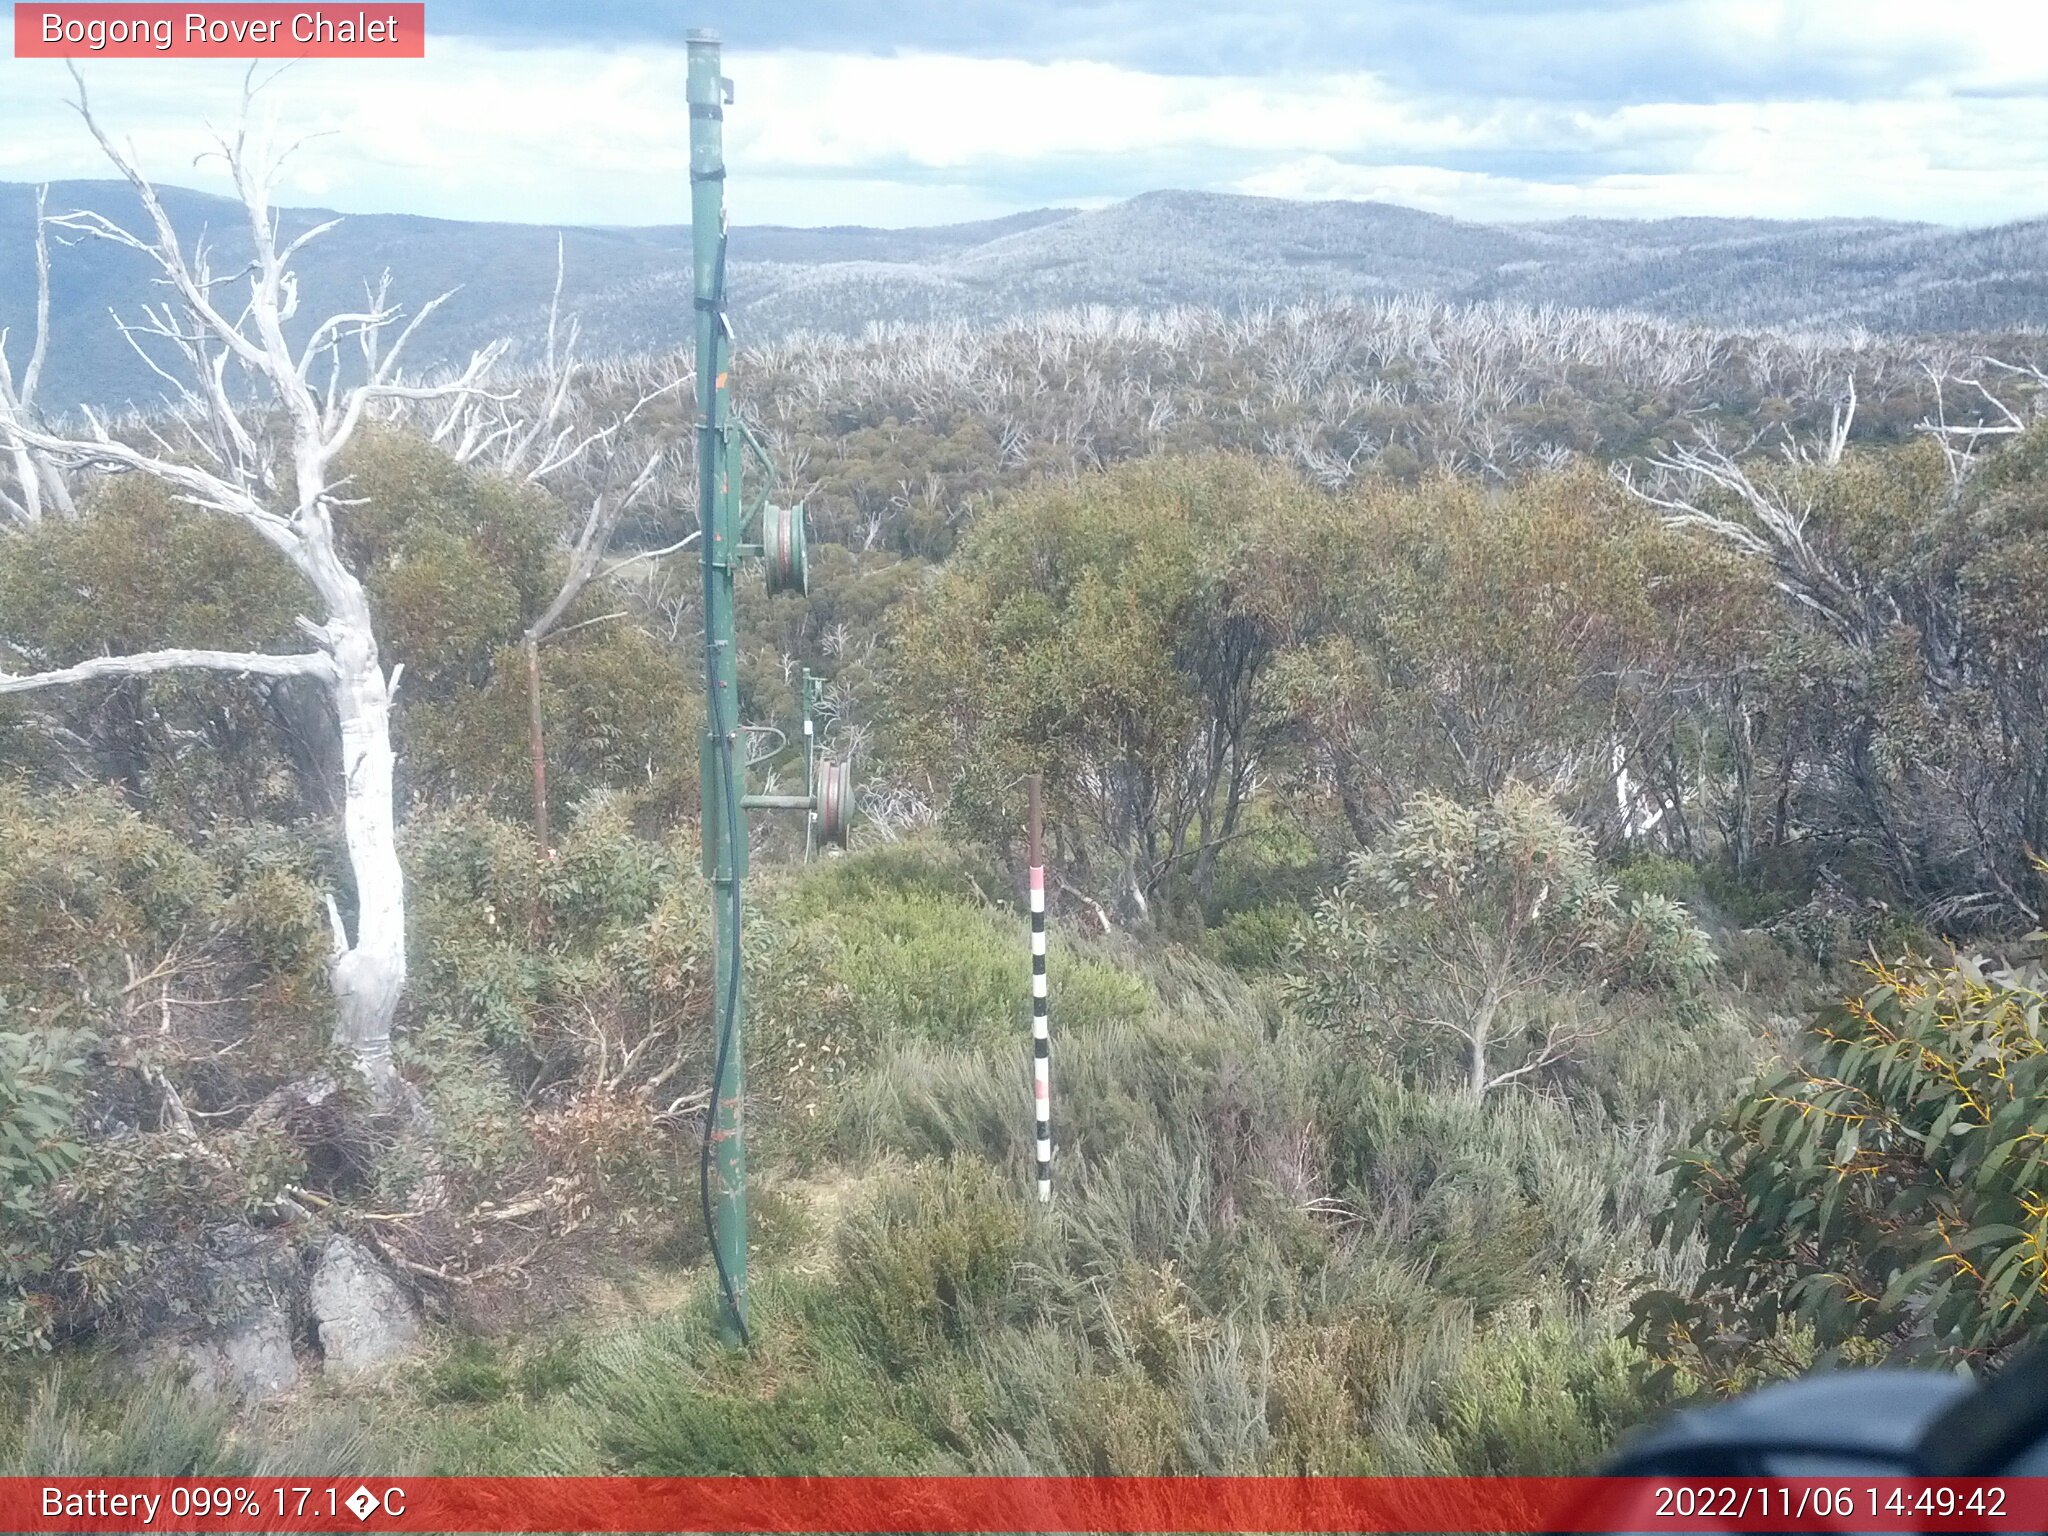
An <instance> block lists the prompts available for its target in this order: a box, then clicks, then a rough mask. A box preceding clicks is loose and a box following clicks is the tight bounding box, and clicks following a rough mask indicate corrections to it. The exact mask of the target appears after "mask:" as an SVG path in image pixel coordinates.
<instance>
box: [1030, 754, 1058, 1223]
mask: <svg viewBox="0 0 2048 1536" xmlns="http://www.w3.org/2000/svg"><path fill="white" fill-rule="evenodd" d="M1027 782H1028V783H1029V784H1030V786H1031V1093H1032V1099H1033V1103H1034V1105H1035V1107H1036V1110H1037V1118H1036V1121H1035V1123H1034V1125H1033V1133H1034V1136H1035V1138H1036V1140H1037V1143H1038V1198H1039V1199H1040V1200H1050V1199H1052V1022H1051V1019H1050V1017H1049V1016H1048V1013H1047V1007H1046V1003H1047V999H1046V990H1045V831H1044V822H1043V820H1042V816H1041V811H1040V806H1039V779H1038V775H1037V774H1035V773H1034V774H1032V775H1031V777H1030V778H1029V780H1027Z"/></svg>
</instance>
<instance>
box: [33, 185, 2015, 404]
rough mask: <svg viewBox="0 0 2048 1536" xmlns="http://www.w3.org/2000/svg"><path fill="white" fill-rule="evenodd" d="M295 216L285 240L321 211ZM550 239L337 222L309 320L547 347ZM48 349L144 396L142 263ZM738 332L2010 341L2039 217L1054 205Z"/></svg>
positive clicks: (685, 235)
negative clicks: (1426, 323) (1010, 330)
mask: <svg viewBox="0 0 2048 1536" xmlns="http://www.w3.org/2000/svg"><path fill="white" fill-rule="evenodd" d="M33 198H34V192H33V189H32V188H30V187H27V186H24V185H20V184H14V183H0V325H4V326H8V327H11V328H13V330H14V332H15V334H16V335H17V336H19V335H20V333H21V330H20V328H21V327H22V326H23V325H24V324H26V323H27V321H28V320H29V317H30V301H31V298H32V294H33V267H32V264H31V247H30V233H31V228H32V209H33ZM164 198H165V202H166V206H167V207H169V208H170V210H171V213H172V216H173V218H174V219H175V220H176V221H177V223H178V224H179V226H180V227H181V228H182V229H185V230H187V231H189V232H192V233H197V232H198V231H200V230H202V229H204V230H206V231H207V232H208V233H209V235H210V237H211V238H212V239H213V240H214V241H215V242H216V244H217V250H216V256H215V266H216V269H217V270H223V271H231V270H233V268H234V266H235V264H236V263H237V261H239V260H241V259H245V258H246V253H247V243H246V235H244V234H243V233H242V232H241V216H240V210H239V209H237V208H236V207H235V206H234V205H232V204H231V203H229V202H227V201H225V200H223V199H220V198H217V197H213V196H209V195H207V194H204V193H199V192H191V191H185V190H182V189H177V188H166V189H165V191H164ZM51 204H52V206H53V207H55V208H91V209H94V210H97V211H99V212H103V213H106V214H108V215H110V216H112V217H116V218H120V219H123V220H132V219H133V217H134V216H135V212H136V210H135V206H134V199H133V195H132V193H130V192H129V190H128V189H127V187H126V186H125V185H123V184H121V183H117V182H65V183H59V184H57V185H56V186H54V187H53V188H52V189H51ZM329 216H330V215H328V214H325V213H323V212H321V211H319V210H311V209H308V210H298V211H294V212H291V213H289V214H287V215H286V224H287V226H288V227H289V228H291V229H301V228H304V227H307V226H308V225H310V224H311V223H313V222H315V221H316V220H319V219H322V218H326V217H329ZM560 237H561V239H562V240H563V242H564V247H565V249H566V252H567V261H568V282H567V286H566V298H567V302H568V304H569V306H570V307H571V308H572V309H574V310H575V311H576V312H577V313H578V314H579V315H580V316H581V318H582V321H583V327H584V333H585V336H586V337H587V348H588V350H589V351H590V352H592V353H594V354H601V353H607V352H615V353H616V352H638V351H645V350H647V349H648V348H650V347H656V346H661V345H665V344H668V343H671V342H674V341H677V340H679V339H681V337H682V336H683V335H684V334H685V331H686V329H687V323H688V317H689V313H690V309H689V302H688V293H689V255H690V252H689V231H688V230H687V229H686V228H680V227H674V226H654V227H648V228H590V229H573V228H572V229H566V230H563V231H561V232H560ZM556 239H557V231H556V230H554V229H552V228H547V227H542V226H537V225H522V224H472V223H462V222H457V221H453V220H446V219H427V218H418V217H412V216H405V215H365V216H355V217H350V218H348V219H347V220H346V221H345V222H344V223H343V224H342V226H341V227H340V228H339V229H337V230H335V231H334V232H333V233H331V234H330V235H328V236H327V237H326V238H325V239H323V240H321V241H320V242H318V243H317V244H315V245H314V246H313V247H312V248H311V249H310V250H309V251H308V253H307V255H306V257H305V258H304V261H303V263H302V289H303V292H304V294H305V305H304V310H305V312H306V313H308V314H311V313H313V312H315V311H322V312H324V311H325V310H328V309H331V308H334V307H336V306H338V305H339V304H341V303H343V302H345V301H348V300H352V299H354V298H356V297H358V296H360V293H361V291H362V290H361V285H362V282H363V281H364V280H365V279H366V278H374V277H375V276H376V275H377V274H378V273H379V272H381V271H383V270H384V269H385V268H387V267H388V268H390V269H391V271H392V273H393V274H394V292H395V294H396V295H397V296H399V297H401V298H402V299H404V300H405V301H407V302H409V303H417V302H419V301H421V300H424V299H426V298H428V297H431V296H432V295H434V294H436V293H439V292H441V291H443V290H445V289H449V288H459V289H460V291H459V292H458V294H457V295H456V297H455V298H454V299H453V300H451V301H450V303H449V304H448V306H447V307H446V309H445V310H444V311H443V312H442V314H441V315H440V316H439V317H437V321H436V323H435V324H434V325H433V326H432V327H431V328H430V333H423V334H422V336H421V337H420V346H421V350H420V352H419V353H418V360H419V361H420V362H422V363H426V362H432V361H439V360H446V359H450V358H455V357H459V356H462V355H465V354H466V353H467V352H468V351H469V350H470V349H471V348H473V347H475V346H478V345H481V344H483V343H484V342H486V341H488V340H490V339H492V338H494V337H497V336H501V335H509V336H512V337H514V338H515V339H516V340H517V341H518V342H519V343H520V344H521V345H522V346H526V347H530V346H531V345H533V344H534V343H535V342H537V340H538V338H539V336H540V334H541V329H542V326H543V323H544V318H545V315H546V309H547V301H548V294H549V291H550V289H551V287H552V285H553V280H554V270H555V245H556ZM55 265H56V282H55V298H54V303H53V308H54V311H55V316H56V319H55V329H56V345H55V346H54V347H53V348H52V354H51V359H50V367H49V373H48V377H47V383H46V386H45V390H46V392H45V396H44V402H45V404H46V405H48V406H49V407H51V408H53V409H57V410H63V409H65V408H67V407H68V406H70V405H73V404H75V403H78V402H81V401H84V402H91V403H95V404H100V405H118V404H122V403H125V402H128V401H131V400H134V401H147V400H149V399H151V398H153V397H154V395H155V393H156V390H155V388H154V382H155V381H154V380H153V379H152V378H151V377H150V375H149V374H148V372H147V370H146V369H144V368H143V367H142V366H141V364H140V363H139V362H138V361H137V360H136V359H135V357H134V356H133V355H132V354H131V353H130V352H129V350H128V348H127V346H126V344H125V343H123V342H122V341H121V339H120V337H119V336H118V334H117V333H116V332H115V331H114V329H113V326H112V325H111V323H110V321H109V319H108V314H107V311H108V308H109V306H110V305H115V306H119V307H122V308H132V307H133V306H134V304H135V303H136V301H137V300H138V298H140V297H141V296H142V295H144V294H145V292H146V291H147V290H146V288H145V284H146V282H147V279H148V274H147V272H146V271H145V270H144V264H143V263H142V261H141V259H140V258H139V257H138V256H137V255H136V254H135V253H133V252H130V251H125V250H122V249H119V248H117V247H114V246H111V245H108V244H105V243H104V242H96V241H84V242H79V243H76V244H73V245H70V246H67V247H65V248H62V249H60V250H59V251H58V252H57V254H56V258H55ZM731 282H732V290H733V299H734V307H735V311H736V323H737V324H738V325H739V327H740V328H741V330H742V334H743V335H744V336H745V337H747V338H749V339H765V338H768V337H772V336H775V335H780V334H786V333H788V332H790V331H793V330H799V329H802V330H823V331H839V332H858V331H860V330H862V329H864V328H865V327H867V326H868V325H870V324H872V323H875V322H882V321H901V320H913V321H926V320H946V319H959V320H967V321H975V322H983V321H989V320H995V319H1000V318H1003V317H1007V316H1014V315H1017V314H1021V313H1028V312H1030V311H1033V310H1038V309H1045V308H1055V307H1067V306H1072V305H1079V304H1111V305H1120V306H1138V307H1156V306H1164V305H1172V304H1189V303H1196V304H1208V305H1219V306H1223V307H1226V308H1228V307H1233V306H1240V305H1248V304H1264V303H1285V302H1288V301H1291V300H1296V299H1304V298H1328V297H1333V296H1345V297H1355V298H1372V297H1377V296H1384V295H1393V294H1426V295H1431V296H1434V297H1438V298H1443V299H1452V300H1482V299H1498V300H1505V301H1510V302H1516V303H1526V304H1539V305H1540V304H1556V305H1571V306H1586V307H1592V308H1600V309H1628V310H1640V311H1644V312H1647V313H1651V314H1656V315H1662V316H1667V317H1670V318H1674V319H1689V320H1701V321H1707V322H1710V323H1715V324H1720V325H1727V326H1736V327H1744V326H1764V325H1778V326H1796V327H1837V326H1845V325H1858V326H1864V327H1867V328H1869V329H1872V330H1881V331H1969V330H1999V329H2008V328H2012V327H2023V326H2036V325H2041V324H2043V323H2048V221H2044V220H2032V221H2027V222H2024V223H2018V224H2009V225H2003V226H2000V227H1997V228H1992V229H1975V230H1958V229H1950V228H1944V227H1941V226H1937V225H1931V224H1901V223H1890V222H1885V221H1880V220H1863V219H1826V220H1805V221H1771V220H1758V219H1665V220H1655V221H1629V220H1594V219H1569V220H1564V221H1562V222H1557V223H1548V224H1519V225H1495V224H1479V223H1470V222H1465V221H1461V220H1457V219H1450V218H1445V217H1442V216H1439V215H1436V214H1429V213H1422V212H1418V211H1416V210H1414V209H1410V208H1401V207H1395V206H1392V205H1389V204H1385V203H1345V202H1290V201H1286V200H1282V199H1275V198H1253V197H1239V196H1230V195H1225V194H1220V193H1196V192H1155V193H1148V194H1146V195H1145V196H1142V197H1136V198H1132V199H1131V200H1130V201H1128V202H1124V203H1118V204H1116V205H1114V206H1112V207H1108V208H1103V209H1099V210H1093V211H1088V212H1077V211H1074V210H1071V209H1044V210H1040V211H1037V212H1032V213H1023V214H1016V215H1013V216H1011V217H1009V218H1005V219H995V220H989V221H986V222H982V223H974V224H953V225H941V226H935V227H932V228H924V229H865V228H852V227H847V228H819V229H796V228H781V227H755V228H747V227H742V228H737V229H735V230H734V231H733V246H732V271H731Z"/></svg>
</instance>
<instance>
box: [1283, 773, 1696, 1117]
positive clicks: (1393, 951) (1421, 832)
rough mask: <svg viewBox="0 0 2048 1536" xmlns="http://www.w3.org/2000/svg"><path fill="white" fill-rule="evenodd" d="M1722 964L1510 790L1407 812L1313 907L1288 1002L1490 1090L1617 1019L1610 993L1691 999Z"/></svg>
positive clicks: (1579, 839)
mask: <svg viewBox="0 0 2048 1536" xmlns="http://www.w3.org/2000/svg"><path fill="white" fill-rule="evenodd" d="M1714 964H1715V957H1714V951H1713V947H1712V945H1711V944H1710V943H1709V941H1708V939H1707V937H1706V935H1705V934H1704V933H1703V932H1701V931H1700V929H1699V928H1697V927H1696V926H1695V925H1694V924H1693V923H1692V921H1691V918H1690V917H1689V916H1688V914H1687V913H1686V912H1685V910H1684V908H1682V907H1680V906H1679V905H1678V904H1677V903H1675V902H1673V901H1671V900H1670V899H1669V898H1667V897H1664V896H1660V895H1654V894H1652V895H1640V896H1637V897H1635V898H1633V899H1632V900H1630V901H1629V902H1628V903H1627V904H1626V905H1624V904H1623V902H1622V899H1621V896H1620V892H1619V890H1618V888H1617V887H1616V885H1615V883H1614V882H1613V880H1612V879H1610V878H1609V877H1608V875H1607V874H1606V872H1605V871H1604V870H1603V869H1602V868H1601V866H1600V864H1599V862H1598V860H1597V859H1596V858H1595V856H1594V852H1593V840H1592V838H1591V837H1590V836H1589V835H1588V834H1587V833H1586V832H1585V831H1584V830H1582V829H1581V828H1578V827H1576V826H1574V825H1573V824H1572V823H1571V822H1569V821H1567V820H1566V819H1565V818H1564V817H1563V816H1562V815H1561V814H1560V813H1559V812H1558V810H1557V809H1556V807H1555V806H1553V805H1552V804H1551V803H1550V802H1549V801H1548V800H1547V799H1545V798H1544V797H1542V796H1540V795H1538V794H1536V793H1535V792H1534V791H1532V790H1530V789H1528V788H1527V787H1526V786H1523V785H1521V784H1518V783H1514V782H1512V781H1511V782H1510V783H1508V784H1507V785H1506V786H1505V787H1504V788H1502V789H1501V790H1500V791H1499V792H1498V793H1497V794H1496V795H1494V796H1493V797H1492V798H1491V799H1490V800H1488V801H1486V802H1484V803H1482V804H1479V805H1476V806H1465V805H1460V804H1458V803H1456V802H1454V801H1451V800H1447V799H1444V798H1442V797H1440V796H1435V795H1422V796H1418V797H1417V798H1416V799H1415V800H1414V801H1412V802H1411V803H1410V805H1409V807H1408V809H1407V811H1406V813H1405V814H1404V815H1403V816H1402V818H1401V819H1400V820H1399V821H1398V822H1396V823H1395V824H1394V825H1393V826H1392V827H1391V828H1389V829H1388V831H1387V832H1386V833H1385V834H1384V835H1383V836H1382V837H1381V838H1380V840H1379V841H1378V842H1377V844H1376V845H1375V846H1374V847H1373V848H1372V849H1371V850H1369V851H1368V852H1366V853H1362V854H1359V855H1357V856H1356V857H1355V858H1354V859H1353V860H1352V866H1351V873H1350V875H1349V877H1348V878H1347V879H1346V881H1345V882H1344V884H1343V885H1342V886H1340V887H1339V888H1338V889H1337V890H1336V891H1334V892H1333V893H1331V895H1330V896H1328V897H1327V898H1326V899H1325V900H1324V901H1323V902H1321V903H1320V904H1319V905H1318V906H1317V909H1316V913H1315V918H1314V921H1313V923H1312V924H1311V925H1310V926H1309V927H1308V928H1307V929H1306V930H1305V931H1304V933H1303V935H1302V943H1301V954H1300V957H1299V961H1298V963H1297V966H1296V969H1295V972H1294V974H1293V975H1292V976H1290V978H1289V992H1290V995H1291V996H1292V997H1293V999H1294V1000H1295V1002H1296V1003H1297V1005H1298V1006H1299V1007H1300V1008H1301V1009H1302V1011H1303V1012H1304V1013H1305V1014H1306V1015H1307V1016H1308V1017H1309V1018H1310V1019H1312V1020H1314V1021H1315V1022H1317V1023H1318V1024H1321V1025H1323V1026H1325V1027H1333V1028H1338V1029H1341V1030H1344V1031H1345V1032H1347V1033H1350V1034H1354V1035H1357V1036H1359V1037H1360V1038H1363V1039H1366V1040H1368V1041H1370V1042H1371V1043H1372V1044H1373V1045H1374V1047H1375V1048H1376V1049H1378V1050H1379V1051H1381V1052H1382V1053H1383V1054H1385V1055H1387V1056H1388V1057H1389V1058H1390V1059H1392V1060H1394V1061H1396V1062H1398V1063H1399V1064H1401V1065H1403V1066H1405V1067H1408V1068H1410V1069H1416V1070H1422V1071H1425V1072H1435V1073H1442V1072H1444V1071H1446V1070H1451V1071H1458V1072H1460V1073H1461V1074H1462V1075H1463V1077H1464V1080H1465V1083H1466V1086H1467V1087H1468V1088H1469V1089H1470V1090H1471V1091H1472V1092H1473V1093H1474V1094H1484V1093H1486V1092H1489V1091H1490V1090H1492V1089H1494V1088H1497V1087H1499V1086H1501V1085H1502V1084H1505V1083H1508V1082H1512V1081H1514V1080H1516V1079H1518V1078H1522V1077H1526V1076H1528V1075H1530V1074H1532V1073H1535V1072H1537V1071H1540V1070H1542V1069H1544V1068H1547V1067H1550V1066H1552V1065H1553V1064H1555V1063H1558V1062H1560V1061H1563V1060H1566V1059H1567V1058H1568V1057H1570V1056H1571V1055H1572V1054H1574V1053H1575V1052H1576V1051H1577V1050H1578V1049H1579V1048H1580V1047H1582V1046H1583V1045H1584V1044H1585V1043H1586V1042H1587V1041H1588V1040H1590V1039H1592V1038H1594V1037H1596V1036H1598V1035H1599V1034H1601V1033H1603V1032H1605V1030H1606V1029H1607V1028H1608V1027H1610V1026H1611V1025H1612V1024H1613V1023H1615V1022H1618V1020H1619V1017H1620V1016H1619V1015H1618V1014H1616V1013H1614V1012H1613V1011H1612V1010H1610V1009H1609V1008H1608V1006H1607V1005H1608V1000H1609V999H1610V998H1611V996H1612V995H1613V994H1614V993H1616V992H1618V991H1624V990H1636V991H1644V990H1661V991H1665V992H1670V993H1677V994H1683V993H1685V992H1687V991H1690V990H1692V989H1696V988H1697V987H1698V985H1699V984H1700V983H1701V982H1702V981H1703V980H1704V979H1705V978H1706V976H1707V975H1708V974H1709V973H1710V972H1711V971H1712V969H1713V967H1714ZM1453 1050H1455V1052H1456V1056H1455V1061H1456V1065H1455V1066H1451V1065H1450V1064H1449V1061H1448V1060H1447V1058H1448V1057H1449V1056H1450V1053H1451V1052H1452V1051H1453Z"/></svg>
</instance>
